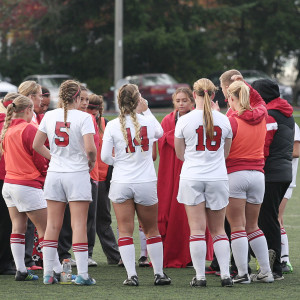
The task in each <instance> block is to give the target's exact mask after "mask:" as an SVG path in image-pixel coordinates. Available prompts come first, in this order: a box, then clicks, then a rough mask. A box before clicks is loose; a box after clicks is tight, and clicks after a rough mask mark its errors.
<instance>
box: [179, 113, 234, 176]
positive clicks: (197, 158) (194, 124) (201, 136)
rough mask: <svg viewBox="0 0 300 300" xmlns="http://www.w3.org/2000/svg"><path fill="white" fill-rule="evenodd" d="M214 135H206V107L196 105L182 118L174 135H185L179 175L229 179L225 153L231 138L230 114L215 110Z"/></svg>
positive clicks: (180, 136)
mask: <svg viewBox="0 0 300 300" xmlns="http://www.w3.org/2000/svg"><path fill="white" fill-rule="evenodd" d="M212 115H213V123H214V139H213V140H210V138H209V137H206V133H205V127H204V123H203V110H198V109H195V110H193V111H191V112H190V113H188V114H186V115H184V116H182V117H181V118H179V120H178V122H177V124H176V127H175V137H177V138H184V140H185V145H186V148H185V153H184V163H183V166H182V169H181V174H180V178H181V179H190V180H198V181H215V180H228V176H227V170H226V165H225V157H224V143H225V139H226V138H232V129H231V126H230V122H229V120H228V118H227V117H226V116H225V115H223V114H222V113H220V112H218V111H212Z"/></svg>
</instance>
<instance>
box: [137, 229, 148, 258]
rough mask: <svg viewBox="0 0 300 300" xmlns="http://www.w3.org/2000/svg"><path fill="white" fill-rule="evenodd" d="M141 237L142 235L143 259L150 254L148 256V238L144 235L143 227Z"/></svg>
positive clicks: (140, 231) (140, 232)
mask: <svg viewBox="0 0 300 300" xmlns="http://www.w3.org/2000/svg"><path fill="white" fill-rule="evenodd" d="M139 235H140V243H141V255H140V257H142V256H145V257H147V256H148V254H147V242H146V236H145V233H144V231H143V229H142V227H141V226H140V227H139Z"/></svg>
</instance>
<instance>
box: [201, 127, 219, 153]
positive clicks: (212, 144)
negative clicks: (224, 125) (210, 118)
mask: <svg viewBox="0 0 300 300" xmlns="http://www.w3.org/2000/svg"><path fill="white" fill-rule="evenodd" d="M196 133H197V135H198V144H197V146H196V151H205V146H206V149H207V150H209V151H217V150H218V149H219V148H220V144H221V137H222V129H221V128H220V127H219V126H214V138H213V139H212V140H211V139H210V138H209V137H206V145H204V141H203V126H199V127H198V129H196Z"/></svg>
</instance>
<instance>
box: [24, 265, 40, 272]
mask: <svg viewBox="0 0 300 300" xmlns="http://www.w3.org/2000/svg"><path fill="white" fill-rule="evenodd" d="M27 270H31V271H36V270H43V267H41V266H36V265H33V266H31V267H28V268H27Z"/></svg>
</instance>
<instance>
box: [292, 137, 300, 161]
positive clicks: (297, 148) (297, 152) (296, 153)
mask: <svg viewBox="0 0 300 300" xmlns="http://www.w3.org/2000/svg"><path fill="white" fill-rule="evenodd" d="M298 157H300V141H295V142H294V147H293V158H298Z"/></svg>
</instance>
